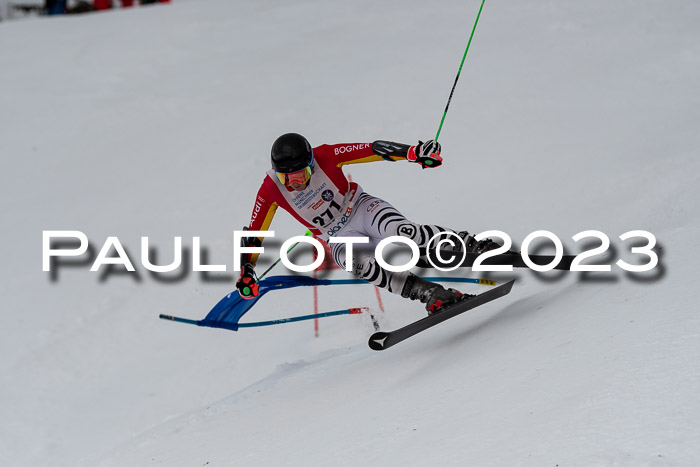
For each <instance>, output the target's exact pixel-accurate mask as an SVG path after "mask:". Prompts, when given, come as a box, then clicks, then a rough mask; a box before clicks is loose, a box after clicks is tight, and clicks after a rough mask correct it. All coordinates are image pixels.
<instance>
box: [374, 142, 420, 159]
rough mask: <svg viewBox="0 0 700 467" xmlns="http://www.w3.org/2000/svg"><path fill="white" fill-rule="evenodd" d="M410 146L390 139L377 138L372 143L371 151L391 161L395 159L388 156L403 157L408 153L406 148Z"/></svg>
mask: <svg viewBox="0 0 700 467" xmlns="http://www.w3.org/2000/svg"><path fill="white" fill-rule="evenodd" d="M410 147H411V146H409V145H408V144H402V143H393V142H391V141H383V140H377V141H375V142H374V143H372V151H374V153H375V154H376V155H378V156H381V157H382V158H384V159H386V160H388V161H391V162H393V161H394V160H396V159H392V158H391V157H390V156H394V157H397V156H398V157H403V158H404V159H405V158H406V156H407V155H408V149H409V148H410Z"/></svg>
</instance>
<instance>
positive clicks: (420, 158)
mask: <svg viewBox="0 0 700 467" xmlns="http://www.w3.org/2000/svg"><path fill="white" fill-rule="evenodd" d="M331 149H332V150H333V151H334V153H335V154H336V155H337V156H338V166H339V167H340V166H343V165H347V164H362V163H364V162H375V161H383V160H384V161H389V162H394V161H399V160H408V161H409V162H415V163H418V164H420V165H421V166H422V167H423V168H426V167H438V166H439V165H441V164H442V157H440V149H441V148H440V143H438V142H437V141H432V140H430V141H427V142H425V143H423V142H422V141H418V144H417V145H415V146H409V145H408V144H403V143H394V142H392V141H384V140H377V141H375V142H373V143H371V144H370V143H361V144H338V145H335V146H332V147H331Z"/></svg>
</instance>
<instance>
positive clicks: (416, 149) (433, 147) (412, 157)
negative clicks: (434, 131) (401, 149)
mask: <svg viewBox="0 0 700 467" xmlns="http://www.w3.org/2000/svg"><path fill="white" fill-rule="evenodd" d="M441 149H442V148H441V147H440V143H438V142H437V141H433V140H432V139H431V140H428V141H426V142H425V143H424V142H423V141H418V144H417V145H415V146H411V147H410V148H409V149H408V155H407V156H406V159H408V161H409V162H415V163H417V164H420V165H421V167H423V168H424V169H425V168H426V167H428V168H431V169H432V168H434V167H439V166H441V165H442V157H440V150H441Z"/></svg>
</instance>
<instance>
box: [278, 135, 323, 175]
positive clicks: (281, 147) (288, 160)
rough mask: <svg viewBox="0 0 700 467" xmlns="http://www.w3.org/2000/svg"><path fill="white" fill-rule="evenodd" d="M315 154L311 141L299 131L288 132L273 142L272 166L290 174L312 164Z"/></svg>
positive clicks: (280, 171)
mask: <svg viewBox="0 0 700 467" xmlns="http://www.w3.org/2000/svg"><path fill="white" fill-rule="evenodd" d="M313 158H314V155H313V151H312V150H311V145H310V144H309V142H308V141H307V140H306V138H304V137H303V136H301V135H300V134H298V133H286V134H284V135H282V136H280V137H279V138H277V139H276V140H275V142H274V143H272V168H273V169H275V172H279V173H283V174H289V173H292V172H297V171H299V170H302V169H303V168H304V167H307V166H309V165H311V162H312V161H313Z"/></svg>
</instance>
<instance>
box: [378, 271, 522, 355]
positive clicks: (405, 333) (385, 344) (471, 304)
mask: <svg viewBox="0 0 700 467" xmlns="http://www.w3.org/2000/svg"><path fill="white" fill-rule="evenodd" d="M514 282H515V279H513V280H511V281H509V282H506V283H505V284H502V285H499V286H497V287H495V288H493V289H491V290H489V291H488V292H484V293H480V294H479V295H477V296H476V297H473V298H468V299H466V300H462V301H459V302H457V303H454V304H452V305H449V306H447V307H446V308H445V309H444V310H441V311H439V312H438V313H435V314H433V315H430V316H428V317H426V318H423V319H419V320H418V321H414V322H413V323H411V324H408V325H406V326H404V327H402V328H399V329H396V330H395V331H391V332H375V333H374V334H372V336H371V337H370V338H369V348H370V349H372V350H384V349H387V348H389V347H391V346H392V345H395V344H398V343H399V342H401V341H403V340H405V339H408V338H409V337H411V336H413V335H416V334H418V333H419V332H421V331H425V330H426V329H428V328H431V327H433V326H435V325H436V324H439V323H442V322H443V321H445V320H448V319H450V318H454V317H455V316H457V315H459V314H461V313H464V312H465V311H468V310H471V309H472V308H476V307H477V306H479V305H483V304H485V303H488V302H490V301H491V300H495V299H497V298H499V297H503V296H504V295H507V294H508V293H509V292H510V289H512V288H513V283H514Z"/></svg>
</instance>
